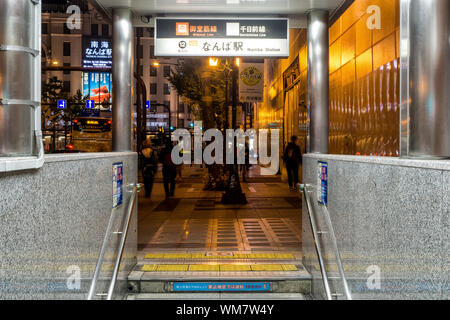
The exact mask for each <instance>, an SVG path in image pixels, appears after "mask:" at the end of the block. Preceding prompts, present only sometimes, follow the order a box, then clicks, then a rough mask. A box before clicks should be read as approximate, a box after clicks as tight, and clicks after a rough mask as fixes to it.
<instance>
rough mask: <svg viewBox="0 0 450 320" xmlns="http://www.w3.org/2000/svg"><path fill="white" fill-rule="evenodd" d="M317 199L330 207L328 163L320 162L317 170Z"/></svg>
mask: <svg viewBox="0 0 450 320" xmlns="http://www.w3.org/2000/svg"><path fill="white" fill-rule="evenodd" d="M317 199H318V201H319V204H321V205H324V206H328V163H326V162H322V161H319V163H318V170H317Z"/></svg>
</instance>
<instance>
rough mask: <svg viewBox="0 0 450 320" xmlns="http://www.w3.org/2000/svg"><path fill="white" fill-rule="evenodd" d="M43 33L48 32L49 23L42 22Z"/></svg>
mask: <svg viewBox="0 0 450 320" xmlns="http://www.w3.org/2000/svg"><path fill="white" fill-rule="evenodd" d="M42 34H48V23H43V24H42Z"/></svg>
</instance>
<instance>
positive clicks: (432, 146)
mask: <svg viewBox="0 0 450 320" xmlns="http://www.w3.org/2000/svg"><path fill="white" fill-rule="evenodd" d="M449 17H450V1H448V0H401V18H400V19H401V21H400V23H401V36H400V38H401V39H400V43H401V49H400V55H401V76H400V88H401V89H400V90H401V93H400V96H401V97H400V99H401V137H400V138H401V139H400V141H401V142H400V150H401V154H400V155H401V157H411V158H450V59H449V57H450V41H449V39H450V20H449Z"/></svg>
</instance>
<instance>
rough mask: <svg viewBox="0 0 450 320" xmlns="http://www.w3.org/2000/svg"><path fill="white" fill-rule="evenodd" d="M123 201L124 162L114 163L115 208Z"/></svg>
mask: <svg viewBox="0 0 450 320" xmlns="http://www.w3.org/2000/svg"><path fill="white" fill-rule="evenodd" d="M122 203H123V162H118V163H114V164H113V208H117V207H119V206H120V205H121V204H122Z"/></svg>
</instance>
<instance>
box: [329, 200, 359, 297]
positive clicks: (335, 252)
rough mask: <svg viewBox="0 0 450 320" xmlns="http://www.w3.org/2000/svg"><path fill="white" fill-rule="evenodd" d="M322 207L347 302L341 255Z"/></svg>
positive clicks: (350, 295)
mask: <svg viewBox="0 0 450 320" xmlns="http://www.w3.org/2000/svg"><path fill="white" fill-rule="evenodd" d="M322 207H323V209H324V211H325V213H326V215H325V221H326V223H327V227H328V231H329V234H330V237H331V242H332V243H333V251H334V255H335V256H336V262H337V266H338V270H339V274H340V276H341V280H342V283H343V286H344V293H345V296H346V298H347V300H352V294H351V293H350V288H349V286H348V282H347V278H346V277H345V273H344V266H343V265H342V259H341V254H340V252H339V248H338V246H337V240H336V235H335V233H334V228H333V224H332V223H331V218H330V213H329V212H328V209H327V207H325V206H322Z"/></svg>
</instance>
